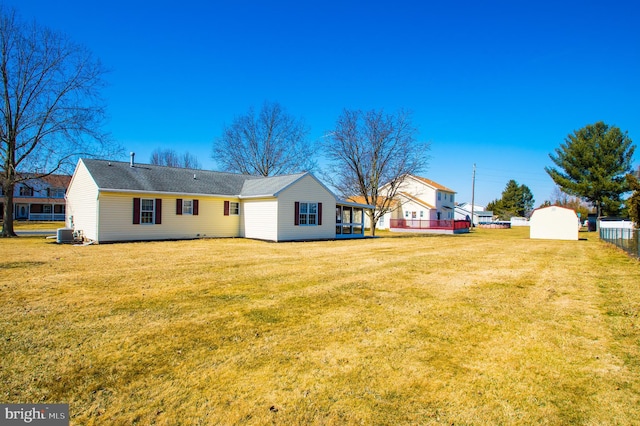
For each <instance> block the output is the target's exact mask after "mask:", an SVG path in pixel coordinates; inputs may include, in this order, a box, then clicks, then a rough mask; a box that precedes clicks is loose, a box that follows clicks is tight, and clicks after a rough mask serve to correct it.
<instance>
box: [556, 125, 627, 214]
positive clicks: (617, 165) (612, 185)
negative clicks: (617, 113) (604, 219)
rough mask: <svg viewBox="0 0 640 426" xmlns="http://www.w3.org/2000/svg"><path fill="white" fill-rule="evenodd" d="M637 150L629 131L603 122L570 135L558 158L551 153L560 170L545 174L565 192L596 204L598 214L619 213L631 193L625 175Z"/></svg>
mask: <svg viewBox="0 0 640 426" xmlns="http://www.w3.org/2000/svg"><path fill="white" fill-rule="evenodd" d="M634 151H635V145H633V142H632V141H631V139H630V138H629V136H628V135H627V132H622V131H621V130H620V129H619V128H618V127H615V126H609V125H607V124H605V123H604V122H602V121H599V122H597V123H595V124H590V125H587V126H585V127H583V128H582V129H580V130H576V131H574V132H573V133H572V134H569V135H568V136H567V137H566V138H565V141H564V143H562V144H561V145H560V147H559V148H556V150H555V155H553V154H549V157H550V158H551V160H552V161H553V162H554V164H555V165H556V166H558V167H557V168H555V167H545V171H546V172H547V173H548V174H549V176H551V179H553V181H554V182H555V183H556V185H558V186H559V187H560V189H562V191H564V192H566V193H567V194H570V195H575V196H578V197H581V198H583V199H585V200H587V201H590V202H592V203H593V204H595V205H596V208H597V212H598V215H601V214H603V213H604V214H616V213H617V212H618V211H619V210H620V206H621V203H622V199H621V196H622V194H624V193H625V192H627V191H629V182H628V181H627V179H626V177H625V176H626V175H627V174H628V173H629V172H631V170H632V165H631V162H632V158H633V153H634Z"/></svg>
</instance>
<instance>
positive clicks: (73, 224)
mask: <svg viewBox="0 0 640 426" xmlns="http://www.w3.org/2000/svg"><path fill="white" fill-rule="evenodd" d="M66 198H67V205H66V216H67V219H66V221H65V222H66V225H67V226H68V227H70V228H73V229H74V230H76V231H82V234H83V235H84V236H85V237H86V238H89V239H91V240H96V241H97V240H98V225H97V222H96V221H97V218H98V213H97V212H98V186H97V185H96V183H95V182H94V180H93V178H92V177H91V175H90V174H89V171H88V170H87V168H86V167H85V165H84V163H83V162H82V161H80V162H79V163H78V166H77V167H76V170H75V172H74V173H73V177H72V178H71V183H70V184H69V188H68V190H67V196H66ZM71 218H73V220H72V219H71Z"/></svg>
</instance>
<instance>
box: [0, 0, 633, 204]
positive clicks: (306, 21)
mask: <svg viewBox="0 0 640 426" xmlns="http://www.w3.org/2000/svg"><path fill="white" fill-rule="evenodd" d="M4 4H5V5H9V6H13V7H15V8H16V10H17V11H18V12H19V14H20V15H21V17H22V18H24V19H29V20H30V19H35V20H36V21H37V22H38V23H40V24H43V25H46V26H49V27H51V28H53V29H56V30H60V31H62V32H65V33H67V34H68V35H69V36H70V37H71V38H73V39H74V40H75V41H77V42H79V43H82V44H84V45H85V46H87V47H88V48H89V49H91V50H92V51H93V53H94V54H95V56H96V57H98V58H99V59H100V60H101V61H102V62H103V63H104V65H105V66H106V67H107V68H109V69H110V70H111V72H110V73H109V74H108V75H107V76H106V80H107V82H108V84H109V86H108V87H107V89H106V90H105V91H104V96H105V99H106V101H107V106H108V111H109V121H108V123H107V128H106V130H108V131H110V132H111V133H112V135H113V137H114V139H115V140H116V141H118V142H119V143H120V144H121V145H122V146H123V147H124V148H125V149H126V150H127V151H135V152H136V158H137V160H138V161H140V162H148V161H149V158H150V155H151V152H152V151H153V150H154V149H156V148H171V149H174V150H176V151H177V152H179V153H181V152H185V151H188V152H190V153H191V154H194V155H196V156H197V157H198V158H199V161H200V163H201V164H202V166H203V167H204V168H206V169H216V168H217V165H216V163H215V162H214V161H213V159H212V158H211V145H212V141H213V140H214V139H215V138H216V137H218V136H220V134H221V133H222V128H223V126H224V125H225V124H230V123H231V121H232V120H233V118H234V117H235V116H237V115H240V114H244V113H246V112H247V110H248V109H249V107H251V106H254V107H256V108H259V107H260V106H261V105H262V103H263V102H264V101H265V100H269V101H275V102H279V103H280V104H281V105H283V106H284V107H285V108H286V109H287V111H288V112H289V113H290V114H292V115H294V116H296V117H300V118H303V119H304V120H305V122H306V123H307V125H308V126H309V127H310V130H311V133H310V138H311V139H313V140H315V139H318V138H320V137H321V136H322V135H323V134H325V133H326V132H328V131H330V130H331V129H332V128H333V126H334V124H335V121H336V119H337V118H338V116H339V115H340V113H341V112H342V111H343V109H345V108H347V109H363V110H369V109H385V110H387V111H389V112H392V111H395V110H397V109H399V108H405V109H409V110H411V111H413V118H414V123H415V124H416V126H417V127H418V128H419V130H420V134H419V138H420V139H421V140H425V141H428V142H430V143H431V150H430V152H429V155H430V156H431V159H430V162H429V168H428V169H427V170H426V171H425V172H424V173H423V175H424V176H425V177H428V178H430V179H433V180H435V181H436V182H439V183H441V184H442V185H445V186H447V187H449V188H451V189H453V190H455V191H456V192H457V193H458V194H457V201H459V202H463V201H471V192H472V191H471V183H472V171H473V164H476V167H477V171H476V185H475V188H476V190H475V200H476V203H479V204H486V203H487V202H489V201H491V200H493V199H496V198H499V197H500V196H501V193H502V190H503V189H504V187H505V185H506V183H507V181H508V180H509V179H515V180H516V181H517V182H518V183H520V184H525V185H527V186H528V187H529V188H530V189H531V190H532V192H533V194H534V197H535V204H536V206H537V205H539V204H540V203H541V202H543V201H544V200H546V199H549V198H550V196H551V194H552V192H553V190H554V184H553V182H552V181H551V179H550V178H549V177H548V176H547V174H546V173H545V171H544V167H545V166H551V165H552V163H551V160H550V159H549V153H552V152H553V150H554V149H555V148H557V147H558V146H559V145H560V144H561V143H562V142H563V141H564V138H565V137H566V136H567V134H569V133H571V132H572V131H574V130H576V129H579V128H581V127H583V126H585V125H587V124H591V123H594V122H596V121H599V120H603V121H605V122H606V123H608V124H611V125H616V126H618V127H620V128H621V129H622V130H627V131H628V132H629V136H630V137H631V139H633V140H634V142H635V143H636V144H638V143H640V106H639V104H640V26H639V25H638V22H640V3H639V2H637V1H630V0H629V1H616V0H610V1H607V2H604V1H599V2H596V1H588V0H587V1H522V0H509V1H491V0H487V1H477V0H476V1H438V2H431V1H403V0H396V1H393V2H391V1H385V2H382V1H348V0H345V1H333V0H329V1H311V0H308V1H279V0H273V1H268V2H267V1H248V0H238V1H231V0H229V1H217V0H212V1H190V0H183V1H181V2H176V1H162V0H158V1H148V2H147V1H135V0H130V1H126V2H125V1H120V0H112V1H108V2H107V1H104V2H90V1H89V2H88V1H86V0H83V1H76V0H69V1H65V0H59V1H55V2H53V1H50V0H4ZM638 158H640V151H639V152H638V153H637V154H636V162H635V163H636V164H638V161H637V160H638Z"/></svg>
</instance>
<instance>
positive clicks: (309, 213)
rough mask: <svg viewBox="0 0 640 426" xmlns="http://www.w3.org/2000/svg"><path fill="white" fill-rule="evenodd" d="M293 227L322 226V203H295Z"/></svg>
mask: <svg viewBox="0 0 640 426" xmlns="http://www.w3.org/2000/svg"><path fill="white" fill-rule="evenodd" d="M294 218H295V223H294V224H295V225H296V226H297V225H304V226H309V225H311V226H317V225H322V203H308V202H298V201H296V203H295V212H294Z"/></svg>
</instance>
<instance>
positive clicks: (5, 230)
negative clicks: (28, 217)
mask: <svg viewBox="0 0 640 426" xmlns="http://www.w3.org/2000/svg"><path fill="white" fill-rule="evenodd" d="M13 188H14V185H7V186H5V187H3V188H2V189H3V191H4V194H5V195H4V207H3V212H2V213H3V217H2V233H0V237H2V238H6V237H17V236H18V235H17V234H16V233H15V231H14V230H13Z"/></svg>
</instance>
